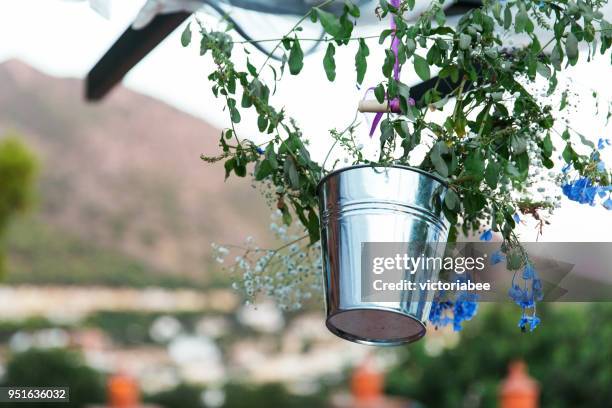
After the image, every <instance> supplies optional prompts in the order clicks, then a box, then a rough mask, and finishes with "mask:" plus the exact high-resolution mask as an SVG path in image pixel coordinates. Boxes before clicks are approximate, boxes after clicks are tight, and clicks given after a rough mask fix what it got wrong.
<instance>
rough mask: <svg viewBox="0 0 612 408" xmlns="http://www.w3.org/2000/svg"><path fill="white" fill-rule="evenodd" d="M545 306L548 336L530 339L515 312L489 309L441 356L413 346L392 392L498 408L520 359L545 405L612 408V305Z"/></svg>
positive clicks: (444, 403)
mask: <svg viewBox="0 0 612 408" xmlns="http://www.w3.org/2000/svg"><path fill="white" fill-rule="evenodd" d="M546 306H547V305H544V306H539V307H538V314H539V315H541V316H542V321H543V322H544V324H545V325H546V328H545V330H538V331H536V332H534V333H531V334H529V335H526V334H524V333H521V332H520V330H519V328H518V327H516V326H515V325H513V324H509V323H508V322H510V321H514V313H515V312H514V310H513V307H512V305H507V307H503V306H500V305H490V307H488V308H483V309H484V310H483V311H482V312H481V313H480V315H481V316H479V319H478V320H476V321H473V322H471V323H470V324H469V325H467V326H466V327H465V329H464V330H463V331H462V332H461V339H460V341H459V343H458V344H456V345H455V346H454V347H452V348H449V349H444V350H443V351H442V352H441V353H440V354H439V355H436V356H435V357H432V356H430V355H428V354H427V351H426V346H425V342H420V343H415V344H414V345H412V346H410V347H409V348H407V349H406V350H405V352H404V355H403V358H402V359H401V362H400V364H399V365H398V366H397V367H396V368H395V369H393V370H391V371H390V372H389V374H388V376H387V381H386V382H387V386H386V388H387V390H388V391H389V392H390V393H391V394H396V395H405V396H408V397H410V398H414V399H416V400H417V401H420V402H422V403H423V404H424V405H425V406H426V407H460V406H465V405H466V404H467V403H468V401H474V400H478V401H480V403H479V405H478V406H481V407H497V406H498V404H497V392H498V387H499V384H500V382H501V381H502V379H503V378H505V377H506V375H507V369H508V364H509V363H510V362H511V361H513V360H516V359H522V360H524V361H526V362H527V364H528V367H529V373H530V375H531V376H532V377H534V378H535V379H536V380H537V381H538V382H539V383H540V387H541V402H540V405H541V406H543V407H558V408H563V407H568V408H569V407H587V406H588V407H603V406H607V405H609V401H610V400H611V399H612V389H611V388H610V386H609V385H610V382H611V381H612V365H610V364H609V363H608V362H609V361H610V360H611V359H612V349H611V348H610V347H609V345H610V344H611V343H612V327H611V326H610V325H609V324H608V322H609V321H610V319H611V318H612V305H610V304H583V305H578V304H572V305H555V306H549V305H548V307H546ZM595 327H596V328H597V335H596V336H594V335H592V332H593V328H595Z"/></svg>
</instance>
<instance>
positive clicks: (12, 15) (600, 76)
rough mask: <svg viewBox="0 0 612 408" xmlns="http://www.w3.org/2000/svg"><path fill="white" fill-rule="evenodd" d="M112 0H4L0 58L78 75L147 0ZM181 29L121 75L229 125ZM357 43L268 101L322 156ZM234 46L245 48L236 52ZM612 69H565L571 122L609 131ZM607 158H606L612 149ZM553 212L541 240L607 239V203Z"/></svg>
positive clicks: (406, 75) (278, 31)
mask: <svg viewBox="0 0 612 408" xmlns="http://www.w3.org/2000/svg"><path fill="white" fill-rule="evenodd" d="M110 3H111V7H112V8H111V13H110V18H108V19H106V18H104V17H102V16H100V15H99V14H97V13H96V12H95V11H93V10H92V9H91V8H90V7H89V6H88V4H87V2H79V1H61V0H2V1H1V2H0V38H2V40H1V42H0V62H1V61H3V60H6V59H10V58H18V59H20V60H22V61H24V62H27V63H28V64H30V65H32V66H34V67H35V68H37V69H39V70H41V71H43V72H45V73H48V74H51V75H55V76H61V77H78V78H84V77H85V76H86V74H87V72H88V71H89V69H91V67H93V66H94V65H95V63H96V62H97V61H98V60H99V58H100V57H101V56H102V55H103V54H104V52H105V51H106V50H107V49H108V48H109V47H110V46H111V45H112V44H113V42H114V41H115V40H116V38H117V37H118V36H119V35H120V34H121V33H122V32H123V31H124V30H125V28H126V27H127V26H129V25H130V24H131V22H132V21H133V19H134V17H135V16H136V14H137V12H138V11H139V9H140V8H141V6H142V5H143V3H144V0H120V1H119V0H116V1H111V2H110ZM236 13H238V11H236ZM200 17H201V18H202V19H203V21H204V22H205V24H206V25H208V26H218V25H219V21H218V17H217V16H214V15H211V14H202V13H200ZM247 17H248V16H247ZM250 21H254V22H256V23H253V24H254V26H255V31H256V32H257V33H258V35H259V36H260V37H259V38H262V37H263V38H277V37H279V36H280V35H282V33H283V32H284V31H286V30H285V27H288V25H289V23H290V21H288V20H286V19H278V18H273V17H261V16H257V19H251V20H250ZM385 24H386V23H385ZM270 27H272V28H271V29H268V28H270ZM376 30H377V27H376V26H370V27H365V28H362V29H361V30H360V33H362V35H368V34H371V33H375V32H376ZM269 31H273V32H269ZM181 32H182V27H181V28H179V29H177V30H176V31H175V32H174V33H173V34H172V35H170V36H169V37H168V38H167V39H166V40H165V41H164V42H163V43H162V44H161V45H160V46H158V47H157V48H156V49H155V50H154V51H153V52H152V53H151V54H149V56H147V57H146V58H145V59H144V60H143V61H142V62H141V63H140V64H138V65H137V66H136V67H135V68H134V69H133V70H132V71H131V72H130V73H129V74H128V75H127V76H126V78H125V79H124V82H123V83H124V85H125V86H127V87H129V88H131V89H133V90H135V91H138V92H141V93H144V94H147V95H150V96H153V97H155V98H158V99H160V100H162V101H165V102H166V103H168V104H170V105H173V106H175V107H176V108H178V109H181V110H183V111H185V112H188V113H190V114H192V115H195V116H198V117H201V118H202V119H204V120H206V121H208V122H210V123H212V124H214V125H215V126H217V127H219V128H222V127H226V126H228V125H229V120H228V114H227V112H224V111H223V110H222V106H223V105H222V102H221V101H218V100H215V98H214V96H213V95H212V93H211V92H210V84H209V83H208V80H207V79H206V77H207V75H208V73H210V72H211V69H212V66H211V62H210V60H209V59H208V58H206V57H204V58H202V57H199V55H198V50H197V49H196V47H195V46H194V47H189V48H187V49H185V48H183V47H181V45H180V34H181ZM194 38H195V37H194ZM369 44H370V51H371V55H370V57H369V61H370V64H371V65H373V61H374V60H380V59H382V58H383V57H382V55H383V51H382V47H380V46H377V41H376V40H374V41H371V42H369ZM355 51H356V49H354V48H351V49H348V50H347V49H339V50H337V54H336V62H337V65H338V67H337V72H338V76H337V78H336V81H335V82H334V83H330V82H328V81H327V80H326V79H325V74H324V71H323V68H322V63H321V60H322V51H319V52H318V53H316V54H314V55H312V56H310V57H307V60H306V61H305V68H304V70H303V71H302V73H301V74H300V75H299V77H289V76H287V77H288V78H285V79H284V80H283V81H282V83H281V84H280V87H279V90H278V92H277V94H276V95H275V96H274V99H273V101H274V102H275V104H276V105H277V106H284V107H285V108H286V110H287V112H288V113H289V114H290V115H292V116H294V117H295V118H296V119H297V121H298V123H300V125H301V126H302V128H303V130H304V134H305V135H307V136H308V137H309V139H310V140H311V142H312V145H313V147H314V150H316V153H315V158H322V157H324V156H325V154H326V152H327V146H328V141H329V138H327V134H328V131H329V130H330V129H332V128H338V129H343V128H344V127H345V126H346V125H347V124H348V123H350V122H351V120H352V119H353V117H354V116H355V108H356V105H357V103H358V101H359V100H360V99H361V98H362V97H363V95H364V90H363V89H361V90H360V89H357V88H356V87H355V74H354V53H355ZM238 55H243V54H242V53H241V52H239V53H238ZM249 58H250V59H251V62H253V63H254V65H256V66H259V64H261V63H262V61H263V56H262V54H260V53H257V52H253V53H251V54H250V56H249ZM377 71H378V70H369V71H368V74H367V75H366V78H365V81H364V85H366V87H367V86H369V85H374V84H376V83H378V81H379V80H380V79H381V78H380V75H379V74H378V72H377ZM347 73H348V74H347ZM611 74H612V68H611V65H610V56H609V55H607V56H604V57H599V59H598V60H597V61H595V62H593V63H589V64H586V63H584V62H581V63H579V65H578V66H577V67H574V68H572V69H571V70H569V72H568V74H566V76H565V79H564V81H565V82H563V81H562V83H566V84H568V86H569V87H570V89H571V90H572V91H573V92H575V93H576V95H577V96H576V97H575V101H576V102H577V104H578V105H579V106H578V108H577V111H576V112H575V113H574V114H572V117H571V118H570V119H571V122H572V126H573V127H574V128H576V129H577V130H579V131H581V132H583V133H584V134H585V136H586V137H587V138H589V139H591V140H593V141H595V142H596V141H597V139H598V138H600V137H609V138H612V135H611V134H610V130H611V128H610V126H608V127H605V121H604V119H603V117H602V116H605V115H600V116H599V117H597V116H596V115H594V105H593V102H592V98H591V97H590V95H591V94H592V92H593V90H597V91H598V92H599V94H600V97H599V99H600V104H601V105H604V106H605V105H606V104H608V103H609V102H610V101H612V87H610V86H607V85H609V84H607V82H609V80H610V79H609V78H612V75H611ZM402 81H404V82H406V83H409V84H415V83H417V77H416V75H415V74H414V72H413V71H412V70H404V72H403V73H402ZM0 86H1V84H0ZM604 110H605V108H604ZM254 120H255V118H254V117H252V116H251V117H249V116H246V117H245V118H244V120H243V123H242V124H241V125H240V126H239V128H238V130H239V133H240V134H243V135H245V136H247V137H251V138H253V139H257V137H258V136H257V135H256V134H251V133H249V132H251V131H252V129H256V127H255V126H254ZM359 120H360V122H361V123H362V126H361V128H360V136H359V137H360V140H361V141H363V143H364V144H365V145H366V150H367V149H368V146H372V147H373V148H375V145H376V143H377V142H376V141H374V140H372V139H369V138H368V136H367V132H366V131H365V129H366V128H367V127H368V125H369V121H371V116H370V117H368V116H364V115H360V116H359ZM610 150H612V149H610ZM199 153H200V152H194V154H198V155H199ZM608 162H609V163H612V158H610V160H608ZM551 220H552V224H551V226H548V227H547V228H546V229H545V233H544V236H543V237H542V239H544V240H548V241H610V233H609V231H611V230H612V212H609V211H606V210H605V209H603V208H600V207H596V208H588V207H585V206H583V205H579V204H576V203H573V202H569V201H568V200H564V202H563V206H562V208H561V209H559V210H558V211H557V213H556V215H555V216H554V217H553V218H552V219H551ZM521 229H522V232H523V234H522V235H523V237H524V239H525V240H527V241H533V240H535V238H536V234H535V230H534V225H532V224H531V223H527V224H526V225H524V226H522V227H521Z"/></svg>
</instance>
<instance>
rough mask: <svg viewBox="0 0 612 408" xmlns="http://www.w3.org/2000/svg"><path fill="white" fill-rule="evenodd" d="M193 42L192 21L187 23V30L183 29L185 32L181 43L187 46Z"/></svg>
mask: <svg viewBox="0 0 612 408" xmlns="http://www.w3.org/2000/svg"><path fill="white" fill-rule="evenodd" d="M190 43H191V22H189V24H187V27H185V30H183V34H181V45H182V46H183V47H187V46H188V45H189V44H190Z"/></svg>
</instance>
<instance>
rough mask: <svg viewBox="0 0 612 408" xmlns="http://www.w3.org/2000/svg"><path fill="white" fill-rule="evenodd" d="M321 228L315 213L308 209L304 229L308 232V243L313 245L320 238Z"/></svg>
mask: <svg viewBox="0 0 612 408" xmlns="http://www.w3.org/2000/svg"><path fill="white" fill-rule="evenodd" d="M320 228H321V226H320V225H319V217H318V216H317V213H316V212H315V211H314V210H312V209H310V211H308V224H307V225H306V229H307V230H308V236H309V238H310V243H311V244H314V243H315V242H317V241H318V240H319V238H321V229H320Z"/></svg>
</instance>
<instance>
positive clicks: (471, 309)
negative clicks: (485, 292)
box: [453, 293, 478, 331]
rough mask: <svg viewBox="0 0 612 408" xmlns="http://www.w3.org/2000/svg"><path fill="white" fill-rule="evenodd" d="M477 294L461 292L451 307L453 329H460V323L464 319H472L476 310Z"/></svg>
mask: <svg viewBox="0 0 612 408" xmlns="http://www.w3.org/2000/svg"><path fill="white" fill-rule="evenodd" d="M477 300H478V295H475V294H468V293H461V294H460V295H459V296H458V297H457V300H455V305H454V308H453V330H455V331H461V329H462V328H463V327H462V326H461V323H462V322H464V321H466V320H472V318H473V317H474V316H476V312H477V311H478V302H477Z"/></svg>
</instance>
